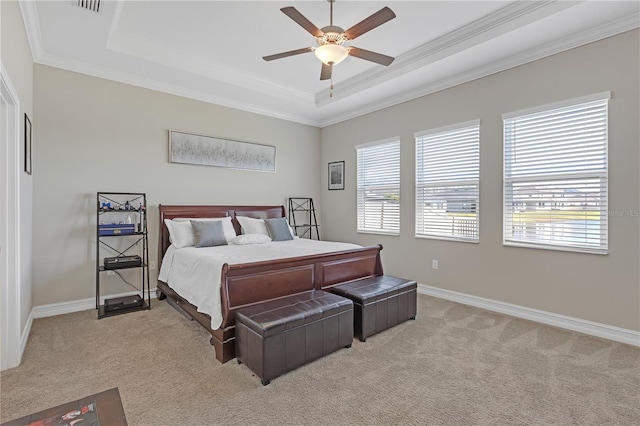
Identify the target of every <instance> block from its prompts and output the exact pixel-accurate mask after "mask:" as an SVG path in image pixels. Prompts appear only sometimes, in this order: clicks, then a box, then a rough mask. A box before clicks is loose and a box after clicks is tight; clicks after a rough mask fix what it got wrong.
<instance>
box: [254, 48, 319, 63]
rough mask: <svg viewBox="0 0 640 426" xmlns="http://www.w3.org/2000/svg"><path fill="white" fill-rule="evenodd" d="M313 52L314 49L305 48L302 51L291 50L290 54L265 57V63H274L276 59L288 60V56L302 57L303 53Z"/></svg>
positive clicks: (283, 53) (284, 53)
mask: <svg viewBox="0 0 640 426" xmlns="http://www.w3.org/2000/svg"><path fill="white" fill-rule="evenodd" d="M307 52H313V48H311V47H304V48H302V49H296V50H289V51H288V52H282V53H276V54H275V55H269V56H263V57H262V59H264V60H265V61H273V60H274V59H281V58H286V57H287V56H293V55H300V54H301V53H307Z"/></svg>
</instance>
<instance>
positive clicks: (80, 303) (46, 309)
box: [27, 288, 156, 336]
mask: <svg viewBox="0 0 640 426" xmlns="http://www.w3.org/2000/svg"><path fill="white" fill-rule="evenodd" d="M133 294H139V293H137V292H135V291H134V292H128V293H120V294H110V295H108V296H102V297H101V298H100V303H104V299H106V298H112V297H123V296H131V295H133ZM151 298H152V299H155V298H156V289H155V288H152V289H151ZM95 308H96V299H95V298H94V297H91V298H89V299H81V300H74V301H71V302H61V303H51V304H49V305H41V306H34V307H33V309H32V310H31V315H30V318H31V317H33V318H45V317H52V316H55V315H63V314H70V313H71V312H80V311H87V310H89V309H95ZM29 327H31V325H29ZM27 336H28V334H27Z"/></svg>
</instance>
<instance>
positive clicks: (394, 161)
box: [356, 139, 400, 235]
mask: <svg viewBox="0 0 640 426" xmlns="http://www.w3.org/2000/svg"><path fill="white" fill-rule="evenodd" d="M356 150H357V153H358V154H357V155H358V159H357V161H358V179H357V180H358V182H357V185H358V232H373V233H380V234H391V235H398V234H400V140H399V139H392V140H385V141H381V142H376V143H372V144H366V145H360V146H357V147H356Z"/></svg>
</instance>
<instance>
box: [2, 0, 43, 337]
mask: <svg viewBox="0 0 640 426" xmlns="http://www.w3.org/2000/svg"><path fill="white" fill-rule="evenodd" d="M0 7H2V12H1V14H2V24H1V25H2V47H1V48H0V51H1V52H2V65H3V66H4V67H5V69H6V71H7V74H8V75H9V78H10V79H11V82H12V83H13V86H14V89H15V90H16V91H17V92H18V93H17V95H18V97H19V98H20V99H19V100H20V140H21V141H23V140H24V124H23V123H24V118H23V117H24V114H25V113H26V114H27V115H28V116H29V118H30V120H31V123H32V124H33V125H34V126H35V125H36V123H37V117H36V116H34V114H33V58H32V56H31V48H30V47H29V41H28V40H27V34H26V32H25V28H24V23H23V21H22V15H21V13H20V7H19V6H18V2H16V1H5V0H2V1H0ZM34 129H35V127H34ZM32 134H34V133H33V132H32ZM34 139H35V134H34ZM36 143H37V142H36ZM32 153H33V155H34V156H37V155H38V149H37V147H35V146H34V149H33V152H32ZM23 159H24V144H23V143H21V144H20V161H21V162H20V165H19V166H18V167H19V170H23V168H24V167H23V161H24V160H23ZM19 186H20V237H19V240H20V289H19V291H20V301H21V303H20V333H21V334H22V333H23V332H24V328H25V326H26V324H27V320H28V319H29V315H30V314H31V307H32V303H31V291H32V238H31V236H32V201H33V176H29V175H27V174H26V173H24V172H21V173H20V182H19ZM7 284H8V283H2V285H7Z"/></svg>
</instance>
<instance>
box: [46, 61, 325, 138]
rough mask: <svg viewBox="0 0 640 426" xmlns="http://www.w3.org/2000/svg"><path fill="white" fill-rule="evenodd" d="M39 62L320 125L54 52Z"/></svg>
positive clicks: (283, 118)
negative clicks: (58, 55)
mask: <svg viewBox="0 0 640 426" xmlns="http://www.w3.org/2000/svg"><path fill="white" fill-rule="evenodd" d="M36 62H37V63H38V64H41V65H47V66H50V67H54V68H60V69H63V70H67V71H72V72H77V73H80V74H86V75H90V76H93V77H98V78H103V79H106V80H112V81H116V82H119V83H125V84H130V85H133V86H138V87H142V88H145V89H151V90H156V91H158V92H163V93H168V94H171V95H176V96H182V97H184V98H189V99H195V100H198V101H202V102H207V103H211V104H216V105H220V106H224V107H228V108H233V109H237V110H241V111H245V112H251V113H254V114H260V115H264V116H267V117H273V118H278V119H280V120H286V121H293V122H296V123H300V124H306V125H309V126H314V127H317V126H318V121H317V120H312V119H309V118H308V117H304V116H301V115H297V114H288V113H282V112H278V111H274V110H272V109H268V108H263V107H258V106H256V105H254V104H250V103H247V102H240V101H238V100H237V99H230V98H226V97H223V96H216V95H212V94H207V93H202V92H200V91H197V90H192V89H187V88H185V87H182V86H178V85H175V84H169V83H164V82H161V81H158V80H153V79H150V78H145V77H140V76H137V75H133V74H128V73H124V72H120V71H113V70H111V69H108V68H104V67H98V66H94V65H87V64H85V63H82V62H77V61H71V60H67V59H61V58H59V57H57V56H53V55H47V54H44V55H42V56H41V57H40V58H39V60H38V61H36Z"/></svg>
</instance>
